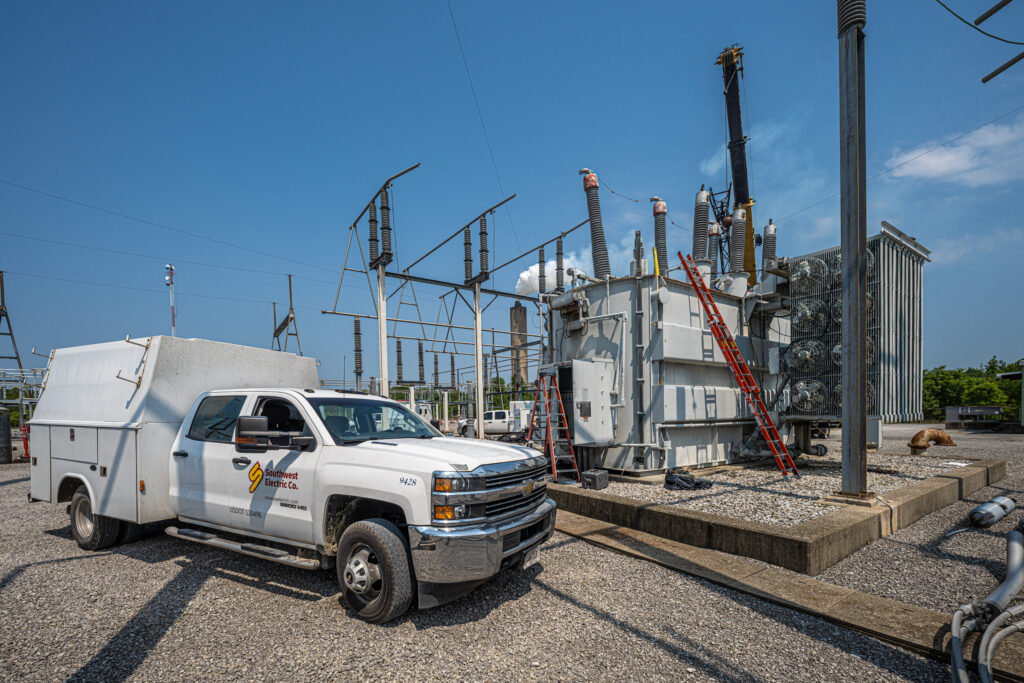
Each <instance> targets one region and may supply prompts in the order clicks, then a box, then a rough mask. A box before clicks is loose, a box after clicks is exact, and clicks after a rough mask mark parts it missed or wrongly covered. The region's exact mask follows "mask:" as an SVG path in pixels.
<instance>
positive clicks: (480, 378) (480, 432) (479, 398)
mask: <svg viewBox="0 0 1024 683" xmlns="http://www.w3.org/2000/svg"><path fill="white" fill-rule="evenodd" d="M473 340H474V342H475V343H476V347H475V349H474V351H475V353H474V354H473V361H474V369H475V371H476V438H478V439H482V438H484V388H485V387H484V383H485V382H486V378H485V377H484V355H483V353H484V352H483V349H484V346H483V341H484V340H483V311H481V310H480V283H479V282H477V283H476V284H475V285H473Z"/></svg>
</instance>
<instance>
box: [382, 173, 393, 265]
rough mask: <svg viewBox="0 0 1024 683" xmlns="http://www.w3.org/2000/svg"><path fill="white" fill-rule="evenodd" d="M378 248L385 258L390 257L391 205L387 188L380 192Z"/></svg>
mask: <svg viewBox="0 0 1024 683" xmlns="http://www.w3.org/2000/svg"><path fill="white" fill-rule="evenodd" d="M380 246H381V252H382V253H383V254H384V255H385V256H390V255H391V205H390V204H389V203H388V188H387V187H385V188H384V189H383V190H381V191H380Z"/></svg>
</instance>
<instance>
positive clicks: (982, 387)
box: [923, 356, 1024, 421]
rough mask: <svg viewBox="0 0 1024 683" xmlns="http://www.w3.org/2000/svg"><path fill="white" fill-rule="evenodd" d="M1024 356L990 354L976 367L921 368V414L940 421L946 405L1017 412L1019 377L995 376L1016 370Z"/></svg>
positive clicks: (1018, 409) (1018, 404)
mask: <svg viewBox="0 0 1024 683" xmlns="http://www.w3.org/2000/svg"><path fill="white" fill-rule="evenodd" d="M1022 363H1024V359H1022V360H1017V361H1009V362H1007V361H1002V360H999V359H998V358H996V357H995V356H993V357H992V358H991V359H990V360H989V361H988V362H986V363H982V364H981V365H979V366H978V367H976V368H947V367H946V366H945V365H940V366H938V367H937V368H932V369H930V370H925V371H924V378H923V394H924V397H923V398H924V416H925V418H926V419H928V420H936V421H942V420H943V419H945V416H946V406H1002V407H1003V408H1007V409H1008V410H1007V411H1006V412H1008V413H1010V414H1011V415H1018V416H1019V415H1020V382H1021V381H1020V380H1019V379H999V378H998V377H997V375H999V374H1000V373H1004V372H1016V371H1017V370H1020V368H1021V364H1022Z"/></svg>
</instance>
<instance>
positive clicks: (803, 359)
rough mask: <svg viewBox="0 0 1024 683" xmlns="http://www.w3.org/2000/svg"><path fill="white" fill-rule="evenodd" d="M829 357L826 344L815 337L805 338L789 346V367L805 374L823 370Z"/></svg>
mask: <svg viewBox="0 0 1024 683" xmlns="http://www.w3.org/2000/svg"><path fill="white" fill-rule="evenodd" d="M827 358H828V356H827V354H826V353H825V345H824V344H823V343H821V342H820V341H817V340H815V339H804V340H803V341H798V342H797V343H795V344H793V345H792V346H790V347H789V367H790V368H792V369H793V370H795V371H797V372H799V373H801V374H804V375H810V374H813V373H817V372H821V370H822V369H823V368H824V366H825V363H826V360H827Z"/></svg>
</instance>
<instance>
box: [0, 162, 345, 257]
mask: <svg viewBox="0 0 1024 683" xmlns="http://www.w3.org/2000/svg"><path fill="white" fill-rule="evenodd" d="M0 183H2V184H4V185H8V186H10V187H15V188H18V189H19V190H25V191H26V192H34V193H35V194H38V195H42V196H44V197H49V198H51V199H58V200H60V201H62V202H67V203H68V204H74V205H76V206H81V207H84V208H86V209H92V210H93V211H99V212H100V213H105V214H109V215H111V216H117V217H118V218H124V219H126V220H130V221H135V222H136V223H141V224H143V225H148V226H151V227H154V228H160V229H161V230H169V231H170V232H176V233H178V234H181V235H188V236H189V237H195V238H196V239H201V240H206V241H207V242H213V243H215V244H220V245H223V246H226V247H233V248H235V249H241V250H242V251H248V252H250V253H253V254H259V255H260V256H267V257H269V258H274V259H279V260H281V261H288V262H290V263H296V264H298V265H300V266H306V267H307V268H317V269H319V270H326V271H328V272H331V273H333V272H336V271H335V270H334V269H333V268H326V267H324V266H318V265H316V264H313V263H306V262H305V261H299V260H296V259H291V258H288V257H286V256H281V255H280V254H274V253H271V252H267V251H260V250H259V249H253V248H251V247H246V246H243V245H241V244H235V243H234V242H227V241H225V240H219V239H217V238H215V237H209V236H207V235H201V234H199V233H196V232H190V231H188V230H182V229H181V228H175V227H173V226H170V225H166V224H165V223H158V222H156V221H151V220H149V219H146V218H139V217H138V216H132V215H131V214H127V213H122V212H120V211H114V210H112V209H104V208H103V207H102V206H97V205H95V204H89V203H87V202H82V201H79V200H77V199H71V198H70V197H65V196H63V195H59V194H55V193H53V192H47V191H45V190H40V189H37V188H34V187H29V186H28V185H21V184H19V183H14V182H11V181H9V180H4V179H3V178H0Z"/></svg>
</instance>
